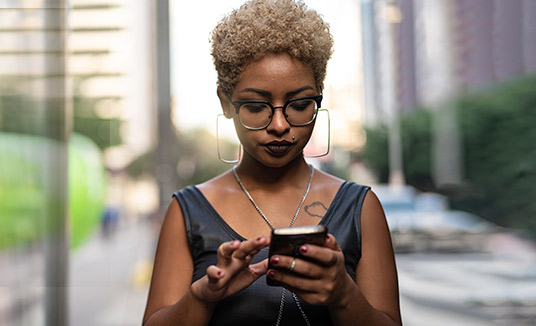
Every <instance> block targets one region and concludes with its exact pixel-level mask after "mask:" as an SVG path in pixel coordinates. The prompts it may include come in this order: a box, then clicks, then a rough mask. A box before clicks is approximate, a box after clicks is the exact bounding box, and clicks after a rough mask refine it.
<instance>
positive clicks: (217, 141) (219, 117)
mask: <svg viewBox="0 0 536 326" xmlns="http://www.w3.org/2000/svg"><path fill="white" fill-rule="evenodd" d="M222 118H223V119H226V120H227V118H226V117H225V115H223V114H218V115H217V117H216V146H217V148H218V159H219V160H220V161H222V162H223V163H227V164H237V163H238V162H240V160H241V159H242V144H239V145H238V158H237V159H234V160H233V159H231V160H228V159H225V158H224V157H223V155H222V146H221V141H220V138H221V136H220V125H221V123H220V119H222Z"/></svg>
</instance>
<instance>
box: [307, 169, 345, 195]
mask: <svg viewBox="0 0 536 326" xmlns="http://www.w3.org/2000/svg"><path fill="white" fill-rule="evenodd" d="M344 182H345V180H343V179H341V178H338V177H336V176H334V175H331V174H329V173H326V172H324V171H322V170H319V169H315V175H314V186H315V188H316V189H318V190H322V191H325V192H329V193H336V192H337V191H338V190H339V188H340V187H341V186H342V184H343V183H344Z"/></svg>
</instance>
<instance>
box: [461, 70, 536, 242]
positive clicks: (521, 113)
mask: <svg viewBox="0 0 536 326" xmlns="http://www.w3.org/2000/svg"><path fill="white" fill-rule="evenodd" d="M535 89H536V76H531V77H527V78H523V79H521V80H518V81H515V82H511V83H508V84H504V85H499V86H498V87H496V88H494V89H492V90H490V91H488V92H485V93H482V94H472V95H467V96H465V97H463V98H461V99H460V101H459V102H458V109H459V111H458V112H459V116H460V122H461V127H462V130H463V145H464V156H465V160H464V168H465V173H466V177H467V180H468V182H469V185H470V187H469V189H464V190H463V191H460V192H458V193H457V194H456V196H454V197H453V205H455V206H457V207H460V208H462V209H467V210H469V211H473V212H477V213H479V214H480V215H482V216H485V217H487V218H489V219H490V220H492V221H494V222H496V223H498V224H500V225H504V226H510V227H521V228H524V229H527V230H529V231H530V232H531V233H532V234H533V235H536V220H535V217H536V201H534V198H536V187H535V186H534V185H535V184H536V163H535V162H536V129H535V128H534V125H536V92H535V91H534V90H535Z"/></svg>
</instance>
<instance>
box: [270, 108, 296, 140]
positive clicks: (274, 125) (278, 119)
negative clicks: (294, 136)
mask: <svg viewBox="0 0 536 326" xmlns="http://www.w3.org/2000/svg"><path fill="white" fill-rule="evenodd" d="M266 128H267V131H268V132H275V133H277V134H279V135H281V134H284V133H285V132H286V131H288V130H289V129H290V124H289V123H288V121H287V118H286V117H285V113H284V111H283V107H282V106H276V107H275V108H274V116H273V117H272V121H271V122H270V124H269V125H268V127H266Z"/></svg>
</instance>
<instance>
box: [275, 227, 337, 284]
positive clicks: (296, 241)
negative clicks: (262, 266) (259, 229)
mask: <svg viewBox="0 0 536 326" xmlns="http://www.w3.org/2000/svg"><path fill="white" fill-rule="evenodd" d="M327 234H328V229H327V228H326V227H325V226H323V225H311V226H297V227H291V228H278V229H273V230H272V241H271V242H270V249H269V251H268V268H272V269H277V267H276V266H272V264H271V263H270V257H272V255H274V254H279V255H286V256H293V257H300V258H302V259H307V258H306V257H303V256H302V254H301V253H300V247H301V246H302V245H304V244H314V245H317V246H324V244H325V242H326V237H327ZM266 284H268V285H271V286H277V285H279V284H278V282H277V281H274V280H272V279H270V278H266Z"/></svg>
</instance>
